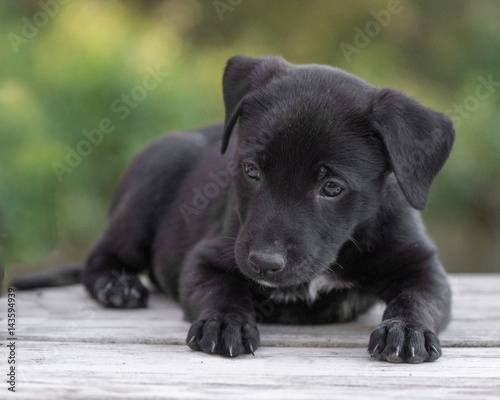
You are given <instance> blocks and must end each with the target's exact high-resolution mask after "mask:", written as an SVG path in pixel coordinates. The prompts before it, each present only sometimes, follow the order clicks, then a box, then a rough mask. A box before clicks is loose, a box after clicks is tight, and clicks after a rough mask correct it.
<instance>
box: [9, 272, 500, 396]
mask: <svg viewBox="0 0 500 400" xmlns="http://www.w3.org/2000/svg"><path fill="white" fill-rule="evenodd" d="M451 281H452V285H453V288H454V296H455V297H454V308H453V322H452V323H451V325H450V326H449V328H448V329H447V330H446V331H445V332H443V334H442V335H441V341H442V344H443V346H444V349H443V353H444V354H443V357H442V358H441V359H440V360H438V361H437V362H435V363H424V364H419V365H408V364H390V363H385V362H378V361H374V360H372V359H370V357H369V355H368V353H367V351H366V346H367V343H368V337H369V335H370V332H371V330H372V329H373V328H374V327H375V326H376V325H377V324H378V323H379V322H380V319H381V314H382V310H383V307H382V306H380V307H378V306H377V307H375V308H374V309H373V310H372V311H371V312H370V313H369V314H367V315H364V316H362V317H361V318H360V319H359V320H358V321H357V322H355V323H349V324H339V325H324V326H314V327H311V326H270V325H262V326H261V327H260V331H261V338H262V347H261V348H260V349H259V350H258V351H257V352H256V354H255V357H253V356H251V355H250V356H242V357H239V358H236V359H227V358H222V357H219V356H210V355H206V354H202V353H198V352H193V351H191V350H190V349H189V348H188V347H187V346H186V345H185V344H184V340H185V336H186V333H187V330H188V327H189V324H188V323H187V322H185V321H184V320H183V316H182V312H181V310H180V308H179V307H178V305H177V304H176V303H174V302H172V301H171V300H169V299H167V298H165V297H164V296H162V295H160V294H153V295H152V297H151V299H150V303H149V307H148V308H147V309H141V310H109V309H103V308H101V307H100V306H98V305H97V304H95V303H94V302H93V301H92V300H91V299H89V298H88V296H87V294H86V292H85V291H84V290H83V288H82V287H81V286H72V287H67V288H57V289H45V290H38V291H33V292H17V293H16V312H17V315H16V336H17V342H16V393H15V394H14V393H11V392H9V391H7V383H6V379H5V378H6V373H7V372H8V366H7V362H6V361H7V357H8V349H7V348H6V346H7V345H8V344H9V342H8V341H5V340H4V339H5V338H6V337H7V334H6V325H7V321H6V316H7V310H6V306H7V299H6V298H5V297H4V298H2V299H0V303H1V304H0V317H1V319H2V321H1V328H0V332H2V335H1V339H2V342H1V346H2V351H1V354H2V355H3V356H2V358H3V360H1V362H0V365H1V366H2V367H1V368H0V374H1V376H2V377H3V378H2V379H1V381H2V382H3V383H2V384H1V386H2V389H1V391H2V392H3V394H2V396H1V398H2V399H10V398H12V399H14V398H15V399H26V400H28V399H29V400H35V399H37V400H44V399H50V400H54V399H65V400H72V399H86V400H90V399H99V400H102V399H164V398H165V399H217V400H219V399H231V400H233V399H278V398H280V399H315V398H316V399H329V398H331V399H344V398H345V399H351V400H352V399H379V398H380V399H382V398H383V399H392V398H397V399H405V400H407V399H413V398H415V399H453V400H457V399H496V400H498V399H500V275H454V276H452V277H451ZM4 350H7V351H4Z"/></svg>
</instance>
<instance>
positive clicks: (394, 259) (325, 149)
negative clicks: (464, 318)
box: [82, 56, 455, 363]
mask: <svg viewBox="0 0 500 400" xmlns="http://www.w3.org/2000/svg"><path fill="white" fill-rule="evenodd" d="M223 92H224V102H225V106H226V119H225V125H224V126H223V125H221V124H219V125H213V126H210V127H207V128H203V129H199V130H195V131H188V132H178V133H173V134H170V135H168V136H165V137H162V138H160V139H158V140H157V141H155V142H154V143H153V144H151V145H150V146H149V147H147V148H146V149H145V150H144V151H143V152H142V153H141V154H140V155H139V156H138V157H137V158H136V159H135V160H134V161H133V162H132V164H131V165H130V167H129V169H128V171H127V173H126V175H125V177H124V179H123V181H122V182H121V184H120V186H119V189H118V190H117V193H116V195H115V198H114V200H113V205H112V210H111V216H110V221H109V225H108V227H107V229H106V231H105V232H104V234H103V235H102V237H101V238H100V240H99V241H98V242H97V244H96V245H95V247H94V248H93V250H92V251H91V253H90V255H89V257H88V259H87V262H86V265H85V268H84V270H83V275H82V278H83V282H84V284H85V285H86V287H87V289H88V290H89V292H90V294H91V295H92V296H94V297H95V298H96V299H97V300H98V301H99V302H100V303H101V304H103V305H104V306H110V307H140V306H145V305H146V301H147V290H146V289H145V288H144V287H143V286H142V284H141V283H140V281H139V280H138V278H137V274H138V273H140V272H142V271H145V270H149V271H150V274H151V276H152V279H153V280H154V282H156V284H157V285H158V286H159V287H160V288H161V289H162V290H163V291H164V292H167V293H170V294H171V295H173V296H174V297H176V298H178V299H180V302H181V304H182V307H183V309H184V311H185V314H186V317H187V318H188V319H190V320H192V321H194V322H193V325H192V326H191V329H190V330H189V333H188V335H187V342H188V345H189V346H190V347H191V348H192V349H194V350H201V351H204V352H207V353H216V354H221V355H224V356H237V355H239V354H243V353H253V352H254V351H255V350H256V349H257V347H258V346H259V333H258V330H257V327H256V322H275V323H288V324H303V323H305V324H318V323H332V322H338V321H350V320H353V319H354V318H356V317H357V316H358V315H359V314H360V313H362V312H364V311H366V310H367V309H368V308H369V307H370V306H371V305H372V304H373V303H374V302H376V301H377V300H378V299H380V300H383V301H384V302H385V303H386V304H387V308H386V310H385V313H384V316H383V322H382V323H381V325H379V326H378V327H377V328H376V329H375V330H374V332H373V333H372V335H371V337H370V342H369V346H368V350H369V352H370V354H371V355H372V357H374V358H376V359H380V360H387V361H391V362H413V363H415V362H422V361H434V360H435V359H437V358H439V356H440V355H441V348H440V345H439V340H438V338H437V336H436V334H437V333H438V332H439V331H440V330H441V329H443V328H444V327H445V326H446V324H447V322H448V320H449V315H450V304H451V292H450V287H449V285H448V282H447V278H446V274H445V272H444V270H443V268H442V266H441V264H440V262H439V260H438V256H437V252H436V248H435V247H434V245H433V243H432V241H431V240H430V239H429V238H428V236H427V235H426V233H425V229H424V226H423V224H422V222H421V219H420V215H419V213H418V212H417V209H418V210H420V209H423V208H425V206H426V204H427V198H428V193H429V188H430V184H431V182H432V180H433V179H434V177H435V175H436V174H437V173H438V171H439V170H440V169H441V167H442V166H443V164H444V162H445V160H446V158H447V157H448V155H449V152H450V150H451V147H452V145H453V141H454V136H455V132H454V127H453V124H452V122H451V120H450V119H449V118H448V117H447V116H445V115H444V114H441V113H438V112H435V111H432V110H431V109H429V108H426V107H424V106H422V105H420V104H419V103H418V102H417V101H415V100H414V99H413V98H411V97H409V96H407V95H405V94H403V93H401V92H398V91H395V90H391V89H387V88H383V89H380V88H378V87H375V86H372V85H370V84H368V83H367V82H365V81H363V80H361V79H360V78H358V77H356V76H353V75H351V74H348V73H347V72H344V71H342V70H340V69H337V68H332V67H328V66H319V65H299V66H297V65H292V64H290V63H288V62H286V61H285V60H283V59H282V58H279V57H265V58H260V59H259V58H249V57H240V56H238V57H233V58H231V59H230V60H229V62H228V64H227V67H226V69H225V72H224V78H223ZM221 143H222V146H221ZM221 148H222V153H223V154H222V155H221V154H220V149H221Z"/></svg>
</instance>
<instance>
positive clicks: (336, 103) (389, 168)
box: [222, 56, 454, 287]
mask: <svg viewBox="0 0 500 400" xmlns="http://www.w3.org/2000/svg"><path fill="white" fill-rule="evenodd" d="M223 88H224V102H225V106H226V123H225V131H224V136H223V140H222V152H224V151H225V150H226V148H227V146H228V142H229V139H230V137H231V133H232V132H234V136H236V138H235V139H236V141H237V145H236V153H235V157H236V163H235V165H236V168H237V171H235V173H234V174H233V176H234V186H235V188H236V194H237V203H238V210H237V211H238V216H239V218H240V221H241V224H242V226H241V229H240V231H239V234H238V237H237V241H236V262H237V264H238V267H239V268H240V270H241V271H242V272H243V273H244V274H245V275H246V276H248V277H250V278H252V279H254V280H256V281H258V282H260V283H261V284H263V285H267V286H274V287H287V286H294V285H299V284H303V283H305V282H308V281H310V280H311V279H313V278H314V277H315V276H317V275H319V274H321V273H322V272H324V271H325V270H326V269H328V268H329V267H330V266H331V265H332V264H333V263H334V262H335V259H336V257H337V254H338V252H339V250H340V249H341V247H342V246H343V245H344V244H345V243H346V242H347V241H349V240H351V238H352V235H353V234H354V232H355V231H356V229H357V228H358V227H360V226H361V225H363V224H365V223H367V222H368V221H370V220H371V219H372V218H374V216H375V215H376V213H377V210H378V209H379V207H380V204H381V201H382V193H383V191H384V187H385V184H386V181H387V177H388V176H389V175H390V174H391V172H392V173H393V174H394V175H395V177H396V179H397V181H398V183H399V186H400V188H401V190H402V192H403V193H404V195H405V197H406V199H407V201H408V203H409V204H410V205H411V206H413V207H414V208H417V209H423V208H425V206H426V203H427V197H428V192H429V188H430V184H431V182H432V180H433V178H434V176H435V175H436V174H437V172H438V171H439V169H440V168H441V167H442V165H443V164H444V162H445V160H446V158H447V157H448V154H449V152H450V150H451V146H452V144H453V140H454V128H453V124H452V122H451V120H450V119H449V118H448V117H446V116H445V115H443V114H441V113H437V112H435V111H432V110H430V109H428V108H426V107H423V106H422V105H420V104H419V103H417V102H416V101H415V100H414V99H412V98H411V97H409V96H407V95H405V94H403V93H401V92H398V91H395V90H391V89H380V88H377V87H375V86H372V85H370V84H368V83H367V82H365V81H363V80H361V79H360V78H358V77H356V76H353V75H351V74H348V73H346V72H344V71H342V70H339V69H337V68H332V67H327V66H319V65H303V66H296V65H292V64H290V63H287V62H286V61H284V60H283V59H281V58H279V57H265V58H261V59H257V58H249V57H239V56H238V57H233V58H231V59H230V60H229V62H228V64H227V67H226V70H225V73H224V79H223ZM233 140H234V139H233Z"/></svg>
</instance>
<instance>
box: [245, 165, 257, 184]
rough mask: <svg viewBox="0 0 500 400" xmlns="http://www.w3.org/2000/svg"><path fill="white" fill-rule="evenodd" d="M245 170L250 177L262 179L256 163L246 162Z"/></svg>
mask: <svg viewBox="0 0 500 400" xmlns="http://www.w3.org/2000/svg"><path fill="white" fill-rule="evenodd" d="M245 172H246V174H247V176H248V177H249V178H250V179H255V180H256V181H258V180H259V179H260V172H259V170H258V168H257V166H256V165H255V164H245Z"/></svg>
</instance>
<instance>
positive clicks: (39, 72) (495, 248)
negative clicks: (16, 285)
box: [0, 0, 500, 280]
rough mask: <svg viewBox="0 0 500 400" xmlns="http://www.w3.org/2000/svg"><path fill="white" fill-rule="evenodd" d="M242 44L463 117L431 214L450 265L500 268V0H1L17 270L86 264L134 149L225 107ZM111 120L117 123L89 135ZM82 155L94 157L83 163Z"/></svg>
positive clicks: (5, 154)
mask: <svg viewBox="0 0 500 400" xmlns="http://www.w3.org/2000/svg"><path fill="white" fill-rule="evenodd" d="M235 54H245V55H252V56H262V55H266V54H279V55H282V56H283V57H285V58H286V59H288V60H289V61H291V62H294V63H321V64H330V65H335V66H339V67H341V68H343V69H346V70H348V71H350V72H352V73H354V74H357V75H359V76H360V77H362V78H364V79H365V80H367V81H369V82H371V83H373V84H375V85H377V86H390V87H393V88H396V89H399V90H402V91H405V92H407V93H409V94H411V95H412V96H414V97H416V98H417V99H418V100H419V101H421V102H422V103H424V104H425V105H427V106H430V107H432V108H434V109H436V110H439V111H442V112H446V113H447V114H448V115H450V116H451V117H453V119H454V120H455V121H456V123H457V133H458V135H457V141H456V144H455V147H454V150H453V152H452V155H451V157H450V159H449V161H448V163H447V164H446V166H445V167H444V169H443V171H442V172H441V174H440V175H439V176H438V178H437V179H436V181H435V183H434V185H433V188H432V193H431V202H430V206H429V208H428V210H427V211H425V212H424V213H423V216H424V219H425V221H426V223H427V227H428V230H429V232H430V234H431V236H432V237H433V238H434V240H435V241H436V242H437V244H438V246H439V248H440V253H441V258H442V260H443V262H444V264H445V267H446V269H447V270H448V271H450V272H500V261H499V260H500V134H499V129H498V127H499V126H500V112H499V104H500V101H499V98H500V96H499V92H500V90H499V89H500V2H498V1H496V0H490V1H486V0H485V1H447V0H445V1H442V0H441V1H435V0H429V1H416V0H414V1H408V0H401V1H400V2H398V1H397V0H390V1H388V0H385V1H371V2H367V1H363V2H361V1H358V2H356V1H350V0H343V1H330V0H307V1H299V0H274V1H265V0H220V1H218V0H215V1H213V0H167V1H151V0H149V1H148V0H144V1H83V0H82V1H76V0H75V1H67V0H65V1H63V0H40V1H32V0H30V1H27V0H16V1H3V2H2V3H1V4H0V251H1V259H2V261H3V263H4V266H5V268H6V271H7V272H8V277H9V279H8V280H10V278H12V277H14V276H16V275H19V274H21V273H25V272H28V271H33V270H37V269H42V268H48V267H53V266H57V265H59V264H61V263H65V262H69V261H75V260H81V259H83V258H84V257H85V254H86V252H87V251H88V249H89V247H90V246H91V245H92V243H93V241H94V240H95V239H96V237H97V236H98V235H99V233H100V231H101V230H102V228H103V227H104V225H105V223H106V216H107V209H108V205H109V202H110V198H111V194H112V192H113V189H114V188H115V185H116V182H117V180H118V178H119V177H120V175H121V173H122V172H123V170H124V168H125V167H126V165H127V163H128V162H129V161H130V160H131V158H132V157H133V155H134V154H136V153H137V152H138V151H139V150H140V149H141V148H143V147H144V146H145V144H146V143H148V142H149V141H150V140H152V139H153V138H155V137H157V136H158V135H160V134H162V133H164V132H167V131H170V130H174V129H188V128H194V127H197V126H201V125H204V124H208V123H211V122H213V121H217V120H220V119H222V118H223V103H222V94H221V77H222V71H223V67H224V64H225V62H226V60H227V59H228V58H229V57H230V56H232V55H235ZM157 69H158V72H156V73H152V72H151V71H154V70H157ZM148 75H151V77H149V78H146V77H147V76H148ZM145 79H146V80H147V83H148V85H147V86H148V87H147V88H145V87H144V82H146V81H144V80H145ZM152 83H156V87H155V88H152V87H153V86H155V85H153V84H152ZM102 124H104V127H105V128H106V129H107V130H108V131H110V132H109V133H105V134H103V137H102V140H101V141H100V142H99V140H97V139H98V138H99V137H98V136H99V135H98V134H96V133H95V131H94V140H95V141H96V143H98V144H96V145H92V146H90V147H88V146H85V145H82V144H81V143H82V141H84V140H87V138H86V137H85V134H84V131H86V132H88V131H92V130H93V129H99V127H100V125H102ZM72 151H75V152H80V153H83V154H85V156H81V158H80V159H79V158H76V157H77V156H75V155H74V154H73V156H72V157H73V158H71V157H70V159H69V161H70V163H71V165H72V166H70V165H68V164H67V160H66V158H67V157H68V154H69V153H71V152H72ZM57 163H59V164H57ZM64 164H66V167H65V168H66V169H65V170H61V166H62V165H64ZM54 165H56V166H57V167H56V168H58V171H59V176H58V175H57V174H56V172H55V170H54Z"/></svg>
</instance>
